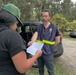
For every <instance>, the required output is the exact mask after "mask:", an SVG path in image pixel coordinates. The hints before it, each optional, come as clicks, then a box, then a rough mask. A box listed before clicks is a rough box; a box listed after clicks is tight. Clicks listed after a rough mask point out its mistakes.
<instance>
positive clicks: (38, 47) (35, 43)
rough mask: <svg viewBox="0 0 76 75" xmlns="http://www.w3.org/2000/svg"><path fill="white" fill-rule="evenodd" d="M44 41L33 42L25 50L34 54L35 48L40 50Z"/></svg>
mask: <svg viewBox="0 0 76 75" xmlns="http://www.w3.org/2000/svg"><path fill="white" fill-rule="evenodd" d="M43 45H44V43H38V42H34V43H33V44H32V45H31V46H29V47H28V48H27V49H26V50H27V52H28V53H30V54H32V55H35V53H36V51H37V50H41V49H42V47H43Z"/></svg>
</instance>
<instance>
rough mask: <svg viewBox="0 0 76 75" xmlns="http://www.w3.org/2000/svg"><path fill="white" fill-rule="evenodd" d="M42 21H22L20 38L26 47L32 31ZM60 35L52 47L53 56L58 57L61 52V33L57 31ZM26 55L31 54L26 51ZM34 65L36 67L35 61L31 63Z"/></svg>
mask: <svg viewBox="0 0 76 75" xmlns="http://www.w3.org/2000/svg"><path fill="white" fill-rule="evenodd" d="M41 24H42V22H30V21H28V22H23V26H22V27H21V32H20V35H21V36H22V38H23V39H24V40H25V41H26V47H28V46H27V43H28V42H29V41H30V39H31V37H32V35H33V33H34V32H35V31H36V28H37V25H41ZM59 36H60V43H59V44H58V45H57V46H55V47H54V55H53V56H54V57H55V58H57V57H60V56H61V55H62V54H63V45H62V33H61V32H60V31H59ZM27 57H28V58H30V57H32V55H30V54H28V53H27ZM33 66H34V67H37V61H36V62H35V63H34V65H33Z"/></svg>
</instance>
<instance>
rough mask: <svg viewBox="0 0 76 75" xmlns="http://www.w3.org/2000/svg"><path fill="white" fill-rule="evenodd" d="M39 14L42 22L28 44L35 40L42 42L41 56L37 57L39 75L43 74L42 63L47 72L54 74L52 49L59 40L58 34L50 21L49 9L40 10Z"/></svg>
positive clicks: (50, 74)
mask: <svg viewBox="0 0 76 75" xmlns="http://www.w3.org/2000/svg"><path fill="white" fill-rule="evenodd" d="M41 15H42V22H43V24H42V25H39V26H38V27H37V31H36V32H35V33H34V35H33V37H32V39H31V41H30V42H29V43H28V45H31V44H32V43H33V42H35V41H37V42H39V41H40V42H43V43H44V46H43V48H42V56H41V57H39V58H38V67H39V75H44V64H45V65H46V67H47V70H48V74H49V75H54V67H53V49H54V46H55V45H57V44H58V43H59V42H60V36H59V32H58V29H57V26H56V25H54V24H52V23H50V19H51V14H50V12H49V10H47V9H46V10H44V11H42V13H41Z"/></svg>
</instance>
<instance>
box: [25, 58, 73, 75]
mask: <svg viewBox="0 0 76 75" xmlns="http://www.w3.org/2000/svg"><path fill="white" fill-rule="evenodd" d="M54 72H55V75H74V74H73V73H72V72H70V71H69V70H68V68H67V67H66V66H65V65H63V64H62V63H60V62H59V60H57V59H56V60H54ZM26 75H39V73H38V68H33V67H32V68H30V69H29V70H28V71H27V72H26ZM45 75H48V73H47V69H46V67H45Z"/></svg>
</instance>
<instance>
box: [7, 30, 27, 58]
mask: <svg viewBox="0 0 76 75" xmlns="http://www.w3.org/2000/svg"><path fill="white" fill-rule="evenodd" d="M7 47H8V51H9V54H10V56H11V57H12V56H14V55H16V54H17V53H19V52H20V51H22V50H26V45H25V42H24V40H23V39H22V37H21V36H20V35H19V34H18V33H17V32H15V31H12V32H10V33H9V36H8V39H7Z"/></svg>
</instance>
